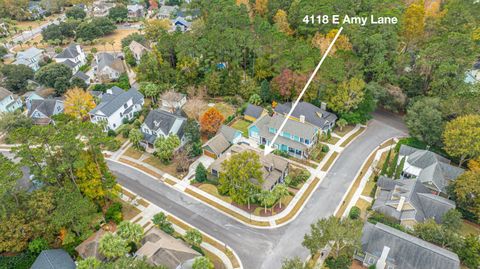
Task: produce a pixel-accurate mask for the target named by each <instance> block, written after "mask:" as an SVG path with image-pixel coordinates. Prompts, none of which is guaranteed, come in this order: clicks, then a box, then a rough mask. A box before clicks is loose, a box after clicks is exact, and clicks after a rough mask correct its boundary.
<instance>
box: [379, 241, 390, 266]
mask: <svg viewBox="0 0 480 269" xmlns="http://www.w3.org/2000/svg"><path fill="white" fill-rule="evenodd" d="M388 252H390V248H389V247H387V246H384V247H383V250H382V255H381V256H380V258H379V259H378V260H377V264H376V265H375V268H376V269H385V267H386V266H387V257H388Z"/></svg>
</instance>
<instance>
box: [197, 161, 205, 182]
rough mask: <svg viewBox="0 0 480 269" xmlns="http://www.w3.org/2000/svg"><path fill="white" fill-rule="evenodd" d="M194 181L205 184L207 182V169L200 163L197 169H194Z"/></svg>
mask: <svg viewBox="0 0 480 269" xmlns="http://www.w3.org/2000/svg"><path fill="white" fill-rule="evenodd" d="M195 180H196V181H197V182H200V183H202V182H205V181H206V180H207V169H205V166H203V164H202V163H200V164H199V165H198V166H197V168H196V169H195Z"/></svg>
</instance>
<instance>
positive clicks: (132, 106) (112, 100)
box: [88, 86, 144, 131]
mask: <svg viewBox="0 0 480 269" xmlns="http://www.w3.org/2000/svg"><path fill="white" fill-rule="evenodd" d="M100 99H101V101H100V103H99V104H98V105H97V107H95V108H94V109H92V110H91V111H90V112H88V114H89V115H90V119H91V121H92V122H93V123H100V122H105V123H106V126H105V131H107V130H109V129H110V130H116V129H117V128H118V127H119V126H120V125H122V124H123V121H124V120H131V119H132V118H133V117H134V114H135V112H138V111H140V110H141V109H142V106H143V103H144V99H143V95H142V94H141V93H140V92H139V91H138V90H137V89H135V88H131V89H130V90H128V91H124V90H123V89H121V88H119V87H116V86H115V87H113V88H111V89H108V90H107V92H106V93H104V94H102V95H100Z"/></svg>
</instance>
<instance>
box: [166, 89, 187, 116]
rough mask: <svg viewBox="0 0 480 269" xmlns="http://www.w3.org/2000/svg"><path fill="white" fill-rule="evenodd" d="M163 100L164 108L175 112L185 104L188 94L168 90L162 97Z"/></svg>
mask: <svg viewBox="0 0 480 269" xmlns="http://www.w3.org/2000/svg"><path fill="white" fill-rule="evenodd" d="M160 99H161V100H162V107H161V109H162V110H165V111H168V112H175V111H177V110H179V109H180V108H182V107H183V105H185V103H186V102H187V96H186V95H185V94H183V93H179V92H174V91H167V92H165V93H164V94H162V96H161V97H160Z"/></svg>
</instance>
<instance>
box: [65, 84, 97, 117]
mask: <svg viewBox="0 0 480 269" xmlns="http://www.w3.org/2000/svg"><path fill="white" fill-rule="evenodd" d="M64 106H65V114H67V115H70V116H73V117H75V118H77V119H85V118H86V117H87V115H88V112H89V111H90V110H92V109H93V108H94V107H95V102H94V101H93V97H92V95H91V94H90V93H89V92H87V91H84V90H83V89H80V88H73V89H70V90H68V92H67V93H66V94H65V104H64Z"/></svg>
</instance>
